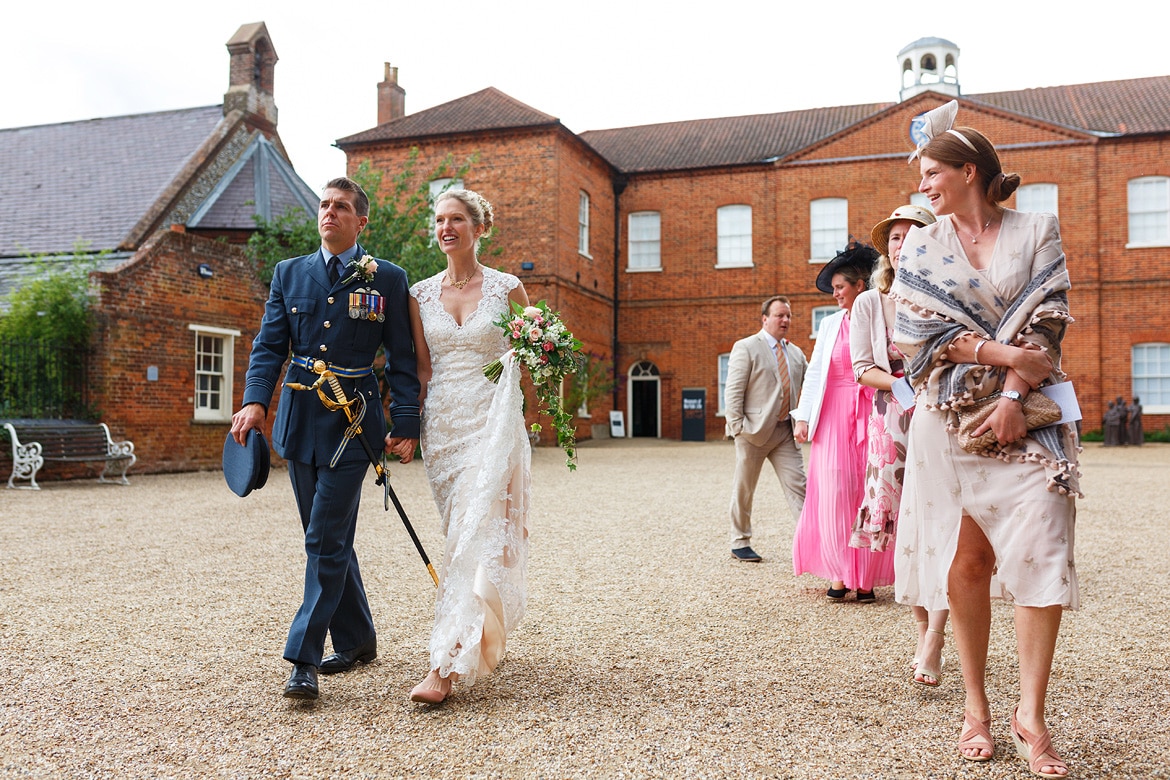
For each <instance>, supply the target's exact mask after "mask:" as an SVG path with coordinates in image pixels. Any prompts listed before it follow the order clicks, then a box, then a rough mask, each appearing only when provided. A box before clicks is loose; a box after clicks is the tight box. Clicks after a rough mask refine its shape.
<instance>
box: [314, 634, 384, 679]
mask: <svg viewBox="0 0 1170 780" xmlns="http://www.w3.org/2000/svg"><path fill="white" fill-rule="evenodd" d="M377 657H378V640H377V639H371V640H370V641H369V642H366V643H365V644H364V645H360V646H359V647H355V648H354V649H353V650H346V651H345V652H344V653H334V654H333V655H327V656H325V658H324V660H322V661H321V674H337V673H338V672H348V671H349V670H350V669H352V668H353V667H354V666H356V665H357V664H358V663H363V664H368V663H369V662H370V661H373V660H374V659H375V658H377Z"/></svg>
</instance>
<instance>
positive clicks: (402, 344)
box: [243, 245, 419, 465]
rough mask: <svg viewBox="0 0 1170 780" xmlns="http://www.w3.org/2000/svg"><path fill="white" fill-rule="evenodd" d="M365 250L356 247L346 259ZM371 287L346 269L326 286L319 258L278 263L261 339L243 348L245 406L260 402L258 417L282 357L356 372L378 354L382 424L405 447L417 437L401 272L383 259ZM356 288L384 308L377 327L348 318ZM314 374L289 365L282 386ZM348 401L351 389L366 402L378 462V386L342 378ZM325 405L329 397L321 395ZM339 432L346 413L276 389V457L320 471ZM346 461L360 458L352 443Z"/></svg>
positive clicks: (370, 380) (381, 434)
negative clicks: (382, 356)
mask: <svg viewBox="0 0 1170 780" xmlns="http://www.w3.org/2000/svg"><path fill="white" fill-rule="evenodd" d="M363 254H365V250H364V249H362V247H361V246H360V245H359V246H358V247H357V254H356V255H355V257H361V256H362V255H363ZM377 264H378V270H377V272H376V274H375V276H374V279H373V281H372V282H364V281H361V280H360V279H353V280H351V281H349V282H346V281H345V280H346V278H347V277H349V276H350V275H351V274H352V269H351V268H345V269H343V270H342V273H341V277H340V279H339V280H338V283H337V284H331V283H330V281H329V275H328V273H327V272H326V270H325V260H324V258H323V257H322V256H321V250H317V251H316V252H314V253H313V254H310V255H304V256H302V257H294V258H291V259H289V260H284V261H282V262H280V263H278V264H277V266H276V270H275V272H274V274H273V277H272V285H271V288H270V294H269V296H268V302H267V303H266V304H265V308H264V318H263V321H262V322H261V324H260V332H259V333H258V334H257V335H256V339H255V340H254V341H253V343H252V355H251V359H250V362H249V364H248V373H247V378H246V380H245V383H244V400H243V403H244V404H249V403H253V402H258V403H261V404H263V405H264V406H265V408H267V407H268V406H269V405H270V404H271V402H272V395H273V391H274V390H275V388H276V382H277V380H278V378H279V376H280V369H281V366H283V365H284V363H285V361H286V360H288V358H289V357H290V350H291V354H292V355H293V356H304V357H307V358H309V359H310V360H317V359H320V360H324V361H325V362H326V363H329V364H330V365H332V366H337V367H340V368H343V369H361V368H364V367H366V366H369V365H370V364H372V363H373V362H374V357H375V355H376V354H377V352H378V347H379V346H383V347H385V350H386V369H385V376H386V380H387V382H388V384H389V387H390V395H391V402H390V419H391V421H392V422H393V424H394V428H393V430H394V435H395V436H401V437H405V438H410V439H417V438H418V436H419V406H418V394H419V381H418V373H417V369H416V363H415V356H414V342H413V340H412V339H411V333H410V316H409V310H408V306H407V297H408V295H409V292H408V285H407V279H406V273H405V272H404V271H403V270H402V269H401V268H399V267H398V266H396V265H394V264H393V263H390V262H387V261H385V260H378V261H377ZM359 288H364V289H367V290H370V291H372V292H373V293H375V294H377V295H379V296H381V297H382V298H383V299H384V307H383V313H384V315H385V318H384V320H383V321H382V322H378V321H377V320H376V319H374V320H371V319H370V318H369V317H368V316H364V317H362V318H360V319H355V318H351V317H350V293H352V292H354V291H356V290H358V289H359ZM317 378H318V376H317V374H314V373H313V372H312V371H310V370H308V369H305V368H302V367H301V366H299V365H295V364H290V365H289V368H288V372H287V374H286V375H285V383H288V382H298V383H300V384H304V385H311V384H312V383H313V382H315V381H316V380H317ZM340 381H341V384H342V387H343V388H344V390H345V393H346V395H347V396H348V397H353V393H354V392H355V390H357V391H359V392H361V393H362V395H364V396H365V398H366V416H365V419H364V421H363V423H362V430H363V433H364V435H365V437H366V439H367V440H368V441H369V442H370V446H371V447H372V448H373V451H374V452H375V453H378V454H381V452H382V450H383V447H384V438H385V435H386V418H385V414H384V412H383V410H382V401H381V396H380V394H379V392H378V381H377V378H376V377H375V376H374V375H373V374H372V373H371V374H367V375H366V376H364V377H361V378H359V379H341V380H340ZM330 397H332V395H330ZM347 424H348V420H347V419H346V416H345V412H343V411H336V412H331V411H329V410H327V409H326V408H325V406H324V405H323V404H322V403H321V400H320V399H319V398H318V397H317V394H316V392H311V391H305V390H292V389H290V388H289V387H287V386H284V387H283V388H282V390H281V394H280V405H279V407H278V408H277V412H276V421H275V423H274V424H273V429H272V443H273V447H274V449H275V450H276V452H277V453H278V454H279V455H280V456H281V457H283V458H285V459H286V460H295V461H300V462H302V463H315V464H317V465H326V464H328V463H329V460H330V458H332V457H333V453H334V451H335V450H336V449H337V445H338V444H339V443H340V442H341V439H342V436H343V434H344V431H345V428H346V426H347ZM343 458H344V459H345V460H365V459H366V458H367V456H366V454H365V452H364V451H363V449H362V447H361V445H360V443H359V442H357V441H354V442H351V443H350V445H349V446H348V447H347V448H346V450H345V454H344V455H343Z"/></svg>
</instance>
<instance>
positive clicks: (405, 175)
mask: <svg viewBox="0 0 1170 780" xmlns="http://www.w3.org/2000/svg"><path fill="white" fill-rule="evenodd" d="M474 161H475V157H474V156H472V157H471V158H470V159H469V160H468V161H467V162H466V163H464V164H463V165H461V166H458V167H456V166H455V164H454V161H453V157H452V156H451V155H447V157H445V158H444V159H443V160H442V161H441V162H440V163H439V164H438V165H437V166H436V167H435V170H433V171H432V172H431V174H430V175H429V176H424V177H422V178H421V179H420V178H419V177H418V176H417V175H416V173H415V170H416V168H417V167H418V148H417V147H415V148H412V149H411V150H410V155H409V156H408V157H407V160H406V162H405V163H404V164H403V166H402V169H401V170H400V171H399V172H398V173H397V174H395V176H394V177H393V179H391V181H390V183H389V185H388V186H387V187H385V188H384V187H383V173H382V172H381V171H378V170H374V167H373V165H371V163H370V161H369V160H363V161H362V163H361V164H360V165H359V166H358V169H357V171H355V172H354V174H353V176H352V178H353V180H354V181H356V182H357V183H358V184H360V185H361V186H362V189H364V190H365V191H366V194H367V195H368V196H369V198H370V221H369V224H367V225H366V228H365V230H363V231H362V234H361V237H360V239H359V241H360V242H361V245H362V246H363V247H364V248H365V249H366V250H367V251H369V252H370V254H372V255H374V256H375V257H380V258H382V259H383V260H389V261H390V262H392V263H395V264H396V265H399V266H401V267H402V268H403V270H405V271H406V275H407V277H408V278H409V280H410V283H411V284H413V283H415V282H417V281H418V280H420V279H425V278H427V277H428V276H433V275H434V274H437V273H438V272H439V271H441V270H443V268H444V267H446V264H447V261H446V259H445V258H444V257H443V254H442V252H440V251H439V250H438V248H437V247H435V246H434V244H433V243H432V241H431V200H430V182H431V181H433V180H435V179H445V178H450V179H461V178H463V177H464V176H465V175H466V174H467V172H468V171H469V170H470V169H471V165H472V163H473V162H474ZM256 224H257V226H258V228H259V229H258V230H257V231H256V232H255V233H254V234H253V235H252V237H251V238H250V239H249V240H248V253H249V256H250V257H251V258H252V259H253V261H254V262H256V264H257V269H258V272H259V274H260V278H261V279H263V280H264V281H265V282H269V281H271V280H272V271H273V268H275V266H276V264H277V263H278V262H280V261H281V260H284V259H285V258H288V257H296V256H298V255H306V254H309V253H311V252H314V251H316V250H317V247H319V246H320V245H321V238H320V236H319V235H318V234H317V216H316V215H315V214H312V215H305V213H304V212H303V211H300V210H296V211H291V212H286V213H285V214H284V215H283V216H281V217H278V218H277V219H275V220H272V221H268V220H265V219H264V218H262V217H259V216H257V217H256Z"/></svg>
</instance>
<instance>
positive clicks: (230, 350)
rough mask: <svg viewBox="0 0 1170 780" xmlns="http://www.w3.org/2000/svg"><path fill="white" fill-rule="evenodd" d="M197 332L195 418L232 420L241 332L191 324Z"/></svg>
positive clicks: (191, 327) (195, 332)
mask: <svg viewBox="0 0 1170 780" xmlns="http://www.w3.org/2000/svg"><path fill="white" fill-rule="evenodd" d="M187 327H188V329H189V330H190V331H192V332H193V333H194V335H195V388H194V390H195V393H194V398H195V411H194V419H195V420H198V421H201V422H202V421H205V422H230V421H231V419H232V376H233V368H234V359H233V355H234V354H235V344H236V338H238V337H239V335H240V331H238V330H228V329H226V328H213V327H209V326H205V325H188V326H187Z"/></svg>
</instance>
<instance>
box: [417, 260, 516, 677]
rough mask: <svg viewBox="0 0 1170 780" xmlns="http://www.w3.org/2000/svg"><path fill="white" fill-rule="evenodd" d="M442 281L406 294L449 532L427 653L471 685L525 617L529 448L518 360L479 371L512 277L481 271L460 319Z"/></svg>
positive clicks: (435, 479) (502, 346)
mask: <svg viewBox="0 0 1170 780" xmlns="http://www.w3.org/2000/svg"><path fill="white" fill-rule="evenodd" d="M441 278H442V277H441V276H436V277H432V278H431V279H427V280H425V281H423V282H420V283H419V284H417V285H416V286H415V288H414V289H412V291H411V292H412V294H414V296H415V298H416V299H417V300H418V302H419V312H420V315H421V317H422V321H423V330H424V333H425V336H426V340H427V346H428V347H429V349H430V351H431V362H432V370H433V373H432V377H431V381H430V383H429V385H428V391H427V398H426V404H425V406H424V409H423V431H422V449H423V460H424V463H425V465H426V470H427V477H428V479H429V480H430V483H431V490H432V492H433V494H434V497H435V503H436V506H437V507H438V510H439V515H440V517H441V522H442V530H443V533H444V534H445V535H446V547H445V551H444V556H443V565H442V572H441V576H440V580H439V591H438V594H437V596H436V599H435V627H434V630H433V631H432V633H431V641H430V657H431V669H438V670H439V674H440V675H441V676H443V677H447V676H449V675H450V674H452V673H456V674H458V675H459V678H460V680H462V681H463V682H465V683H468V684H470V683H473V682H474V681H475V679H476V677H477V676H478V675H480V674H486V673H488V672H490V671H492V670H493V669H494V668H495V667H496V665H497V664H498V663H499V662H500V660H501V659H502V658H503V655H504V651H505V647H506V636H507V634H508V633H509V632H510V631H512V630H513V629H514V628H515V627H516V625H517V624H518V623H519V621H520V619H521V617H522V616H523V614H524V609H525V605H526V601H527V590H526V586H525V574H526V568H527V556H528V528H527V519H528V502H529V495H530V470H531V451H530V449H529V447H530V445H529V442H528V437H527V435H526V433H525V430H524V416H523V392H522V391H521V388H520V367H519V366H518V365H517V364H516V362H515V361H514V360H511V359H504V360H503V361H502V362H503V364H504V370H503V373H502V374H501V375H500V378H499V381H498V383H496V384H492V383H491V382H490V381H489V380H488V379H486V378H485V377H484V376H483V370H482V369H483V366H484V365H485V364H486V363H489V362H491V361H492V360H494V359H496V358H497V357H501V353H502V352H504V351H505V350H506V349H507V342H506V341H505V339H504V336H503V331H502V330H501V329H500V328H499V327H498V326H497V325H495V324H494V320H495V319H496V318H497V317H498V315H499V314H500V313H501V312H505V311H508V297H507V296H508V292H509V290H511V289H512V288H513V287H515V286H516V284H518V280H516V279H515V277H511V276H509V275H507V274H503V273H500V272H497V271H494V270H493V269H488V268H485V269H484V282H483V299H482V300H481V301H480V303H479V306H478V307H477V308H476V310H475V311H474V312H473V313H472V314H471V315H469V316H468V317H467V319H466V320H465V322H464V323H463V324H462V325H459V324H458V323H456V322H455V320H454V318H453V317H451V315H450V314H449V313H448V312H447V311H446V310H445V309H444V308H443V306H442V303H441V302H440V300H439V295H440V292H441V286H440V285H441ZM508 357H509V358H510V352H509V353H508Z"/></svg>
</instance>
